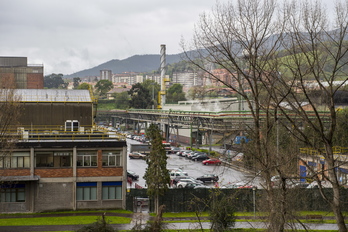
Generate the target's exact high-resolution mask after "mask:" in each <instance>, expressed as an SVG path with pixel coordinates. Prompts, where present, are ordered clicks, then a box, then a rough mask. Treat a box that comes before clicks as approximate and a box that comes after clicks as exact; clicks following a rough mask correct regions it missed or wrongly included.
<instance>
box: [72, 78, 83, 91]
mask: <svg viewBox="0 0 348 232" xmlns="http://www.w3.org/2000/svg"><path fill="white" fill-rule="evenodd" d="M73 82H74V84H73V85H74V89H77V87H78V86H79V84H80V82H81V79H80V78H79V77H74V78H73Z"/></svg>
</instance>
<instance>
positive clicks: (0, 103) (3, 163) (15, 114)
mask: <svg viewBox="0 0 348 232" xmlns="http://www.w3.org/2000/svg"><path fill="white" fill-rule="evenodd" d="M19 100H20V97H19V96H18V95H16V90H15V89H1V90H0V143H1V154H0V177H1V176H5V175H6V169H7V168H10V166H9V165H10V163H11V162H10V157H9V155H10V154H11V150H12V149H13V148H14V146H15V142H16V141H17V139H18V135H17V133H18V132H17V124H18V119H19V116H20V108H21V106H20V102H19ZM0 181H1V179H0Z"/></svg>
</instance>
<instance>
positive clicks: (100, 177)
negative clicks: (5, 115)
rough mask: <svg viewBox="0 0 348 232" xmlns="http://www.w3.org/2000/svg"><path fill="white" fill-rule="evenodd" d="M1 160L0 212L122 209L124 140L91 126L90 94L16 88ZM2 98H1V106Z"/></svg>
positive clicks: (92, 124) (124, 171)
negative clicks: (9, 140) (14, 117)
mask: <svg viewBox="0 0 348 232" xmlns="http://www.w3.org/2000/svg"><path fill="white" fill-rule="evenodd" d="M15 94H16V96H17V97H18V99H19V100H18V103H19V104H20V105H21V107H20V111H21V117H20V118H19V120H18V124H13V125H11V126H10V127H9V129H8V130H7V131H6V135H11V136H13V139H14V140H13V141H14V146H13V147H6V149H5V148H4V147H2V154H1V156H0V212H3V213H9V212H43V211H52V210H81V209H111V208H125V195H126V183H127V182H126V169H127V168H126V165H127V162H126V150H127V149H126V141H125V138H124V137H123V136H122V135H118V134H117V133H116V132H107V131H102V130H100V129H98V128H97V127H96V126H95V124H94V121H93V120H94V115H95V108H94V107H95V104H96V102H95V101H94V100H93V97H92V95H91V93H90V92H89V91H88V90H78V91H76V90H46V89H32V90H28V89H16V90H15ZM5 99H6V97H5V96H0V104H4V101H5Z"/></svg>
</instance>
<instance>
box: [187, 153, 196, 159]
mask: <svg viewBox="0 0 348 232" xmlns="http://www.w3.org/2000/svg"><path fill="white" fill-rule="evenodd" d="M196 153H197V151H191V152H189V153H186V158H188V159H190V158H191V157H192V156H193V155H195V154H196Z"/></svg>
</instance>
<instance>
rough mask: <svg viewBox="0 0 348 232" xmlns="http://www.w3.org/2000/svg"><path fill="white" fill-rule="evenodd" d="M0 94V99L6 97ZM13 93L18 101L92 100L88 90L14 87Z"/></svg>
mask: <svg viewBox="0 0 348 232" xmlns="http://www.w3.org/2000/svg"><path fill="white" fill-rule="evenodd" d="M5 92H6V91H5ZM0 94H1V95H0V101H3V100H4V99H6V98H5V96H3V95H2V93H0ZM15 94H16V95H17V96H18V97H20V100H19V101H20V102H92V98H91V95H90V93H89V90H71V89H16V90H15Z"/></svg>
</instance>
